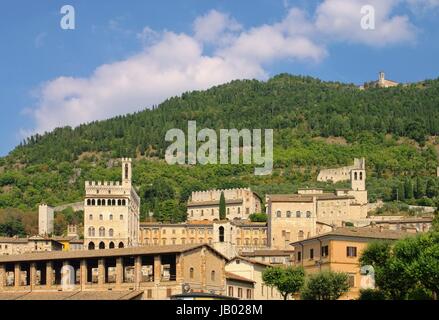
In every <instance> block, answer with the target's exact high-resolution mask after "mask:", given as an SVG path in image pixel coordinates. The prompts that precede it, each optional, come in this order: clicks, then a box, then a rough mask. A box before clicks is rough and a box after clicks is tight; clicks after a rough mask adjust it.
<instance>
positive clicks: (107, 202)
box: [87, 199, 127, 206]
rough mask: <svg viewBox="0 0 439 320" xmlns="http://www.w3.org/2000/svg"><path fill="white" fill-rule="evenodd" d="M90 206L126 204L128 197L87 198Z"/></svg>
mask: <svg viewBox="0 0 439 320" xmlns="http://www.w3.org/2000/svg"><path fill="white" fill-rule="evenodd" d="M87 205H88V206H126V205H127V201H126V199H117V200H116V199H87Z"/></svg>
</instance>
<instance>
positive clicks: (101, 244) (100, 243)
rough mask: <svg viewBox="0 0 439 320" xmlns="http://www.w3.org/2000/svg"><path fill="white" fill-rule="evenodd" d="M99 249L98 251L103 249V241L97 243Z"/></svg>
mask: <svg viewBox="0 0 439 320" xmlns="http://www.w3.org/2000/svg"><path fill="white" fill-rule="evenodd" d="M99 249H100V250H102V249H105V243H104V241H101V242H99Z"/></svg>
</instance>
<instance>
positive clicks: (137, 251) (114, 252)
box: [0, 244, 227, 263]
mask: <svg viewBox="0 0 439 320" xmlns="http://www.w3.org/2000/svg"><path fill="white" fill-rule="evenodd" d="M201 247H206V248H209V249H210V250H212V251H215V252H216V253H218V254H219V255H221V254H220V253H219V252H217V251H216V250H215V249H213V248H212V247H211V246H209V245H207V244H187V245H168V246H140V247H133V248H122V249H104V250H77V251H50V252H35V253H25V254H20V255H5V256H0V263H4V262H27V261H41V260H68V259H82V258H103V257H120V256H132V255H141V254H168V253H169V254H170V253H183V252H187V251H191V250H194V249H198V248H201ZM221 256H222V257H223V258H224V259H226V260H227V258H226V257H224V256H223V255H221Z"/></svg>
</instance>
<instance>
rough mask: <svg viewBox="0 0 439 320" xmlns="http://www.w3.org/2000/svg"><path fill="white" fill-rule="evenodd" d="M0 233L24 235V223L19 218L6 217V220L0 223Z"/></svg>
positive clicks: (10, 235)
mask: <svg viewBox="0 0 439 320" xmlns="http://www.w3.org/2000/svg"><path fill="white" fill-rule="evenodd" d="M0 235H1V236H3V237H14V236H18V237H24V236H25V235H26V232H25V231H24V225H23V223H22V221H21V219H19V218H14V217H8V218H7V220H6V221H5V222H4V223H2V224H0Z"/></svg>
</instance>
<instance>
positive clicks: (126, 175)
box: [125, 163, 128, 180]
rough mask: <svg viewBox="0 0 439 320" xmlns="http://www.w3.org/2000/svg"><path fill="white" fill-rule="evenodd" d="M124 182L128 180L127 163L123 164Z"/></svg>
mask: <svg viewBox="0 0 439 320" xmlns="http://www.w3.org/2000/svg"><path fill="white" fill-rule="evenodd" d="M125 180H128V163H126V164H125Z"/></svg>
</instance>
